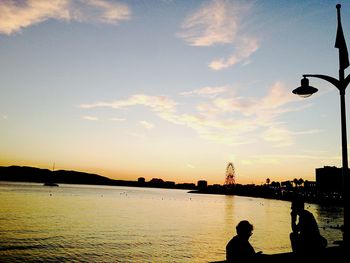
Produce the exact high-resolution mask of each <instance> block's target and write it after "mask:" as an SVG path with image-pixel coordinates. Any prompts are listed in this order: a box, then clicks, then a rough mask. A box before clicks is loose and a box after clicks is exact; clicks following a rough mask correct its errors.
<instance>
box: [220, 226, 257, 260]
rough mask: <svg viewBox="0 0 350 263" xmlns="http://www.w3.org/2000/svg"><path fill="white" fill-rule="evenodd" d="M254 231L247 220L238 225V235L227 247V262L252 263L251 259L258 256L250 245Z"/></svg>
mask: <svg viewBox="0 0 350 263" xmlns="http://www.w3.org/2000/svg"><path fill="white" fill-rule="evenodd" d="M252 231H253V225H251V224H250V223H249V222H248V221H247V220H242V221H241V222H239V223H238V225H237V226H236V232H237V235H236V236H234V237H233V238H232V239H231V240H230V241H229V242H228V243H227V245H226V262H250V260H249V259H250V258H251V257H253V256H255V255H256V254H257V253H255V250H254V248H253V247H252V245H251V244H250V243H249V238H250V236H251V235H252Z"/></svg>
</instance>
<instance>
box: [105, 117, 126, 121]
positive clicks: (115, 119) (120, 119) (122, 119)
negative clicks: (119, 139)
mask: <svg viewBox="0 0 350 263" xmlns="http://www.w3.org/2000/svg"><path fill="white" fill-rule="evenodd" d="M109 120H110V121H126V119H124V118H109Z"/></svg>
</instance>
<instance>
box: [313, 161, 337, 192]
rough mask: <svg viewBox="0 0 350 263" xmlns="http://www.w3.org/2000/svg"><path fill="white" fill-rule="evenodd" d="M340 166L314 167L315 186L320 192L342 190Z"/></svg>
mask: <svg viewBox="0 0 350 263" xmlns="http://www.w3.org/2000/svg"><path fill="white" fill-rule="evenodd" d="M342 185H343V180H342V168H338V167H335V166H324V167H323V168H316V188H317V191H318V192H320V193H341V192H342Z"/></svg>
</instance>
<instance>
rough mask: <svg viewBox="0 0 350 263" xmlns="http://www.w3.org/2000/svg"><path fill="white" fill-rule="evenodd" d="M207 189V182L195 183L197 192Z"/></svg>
mask: <svg viewBox="0 0 350 263" xmlns="http://www.w3.org/2000/svg"><path fill="white" fill-rule="evenodd" d="M207 187H208V182H207V181H205V180H199V181H198V182H197V188H198V189H199V190H204V189H206V188H207Z"/></svg>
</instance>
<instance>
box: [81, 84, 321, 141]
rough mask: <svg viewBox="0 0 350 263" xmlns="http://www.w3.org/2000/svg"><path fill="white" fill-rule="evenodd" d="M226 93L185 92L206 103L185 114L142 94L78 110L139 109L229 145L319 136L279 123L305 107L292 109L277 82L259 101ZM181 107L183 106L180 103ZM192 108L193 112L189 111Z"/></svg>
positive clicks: (170, 102)
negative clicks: (106, 108) (140, 107)
mask: <svg viewBox="0 0 350 263" xmlns="http://www.w3.org/2000/svg"><path fill="white" fill-rule="evenodd" d="M204 91H205V92H204ZM214 91H216V92H217V94H219V95H220V97H214V98H213V97H205V96H204V97H203V96H201V94H202V93H211V92H214ZM219 91H220V92H219ZM226 91H227V92H224V90H221V89H208V88H207V87H206V88H203V89H196V90H195V91H192V92H188V94H197V95H200V96H199V97H200V98H202V99H204V100H206V101H207V102H205V103H204V102H201V104H200V105H187V106H189V107H185V108H186V109H187V112H181V111H180V110H179V109H178V107H177V105H178V103H177V102H175V101H174V100H172V99H170V98H168V97H165V96H149V95H145V94H137V95H133V96H131V97H129V98H127V99H125V100H115V101H112V102H96V103H91V104H82V105H80V108H83V109H92V108H97V107H109V108H114V109H125V108H130V107H132V106H138V105H142V106H144V107H146V108H148V109H150V111H151V112H154V113H155V114H156V115H157V116H158V117H159V118H161V119H163V120H166V121H168V122H170V123H173V124H176V125H183V126H186V127H189V128H191V129H193V130H195V131H196V132H197V133H198V135H199V136H200V137H201V138H204V139H206V140H210V141H215V142H218V143H223V144H228V145H238V144H249V143H250V144H251V143H255V142H257V141H261V140H264V141H266V142H269V143H271V145H273V146H276V147H285V146H289V145H291V144H293V143H294V138H295V137H296V136H300V135H306V134H314V133H316V132H320V131H319V130H307V131H290V130H289V129H288V128H287V127H286V125H285V124H284V123H283V122H281V120H280V117H281V116H282V115H283V114H285V113H287V112H292V111H297V110H301V109H304V108H305V106H302V107H298V106H296V105H293V107H291V106H290V103H296V102H298V100H297V98H295V97H294V96H291V95H290V94H291V92H290V90H289V89H287V88H286V87H284V85H283V84H282V83H280V82H276V83H275V84H274V85H272V86H271V87H270V89H269V90H268V92H267V93H266V95H265V96H262V97H259V98H258V97H242V96H240V97H238V96H235V93H234V91H233V90H232V89H230V90H229V91H228V90H226ZM214 93H215V92H214ZM232 94H233V95H232ZM189 103H191V102H189ZM181 106H186V105H184V103H181ZM191 106H193V110H189V108H191ZM227 113H229V114H227ZM140 124H141V122H140ZM142 125H143V126H144V127H146V128H147V127H148V128H151V127H153V126H152V125H151V124H150V123H148V122H146V121H143V122H142Z"/></svg>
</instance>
